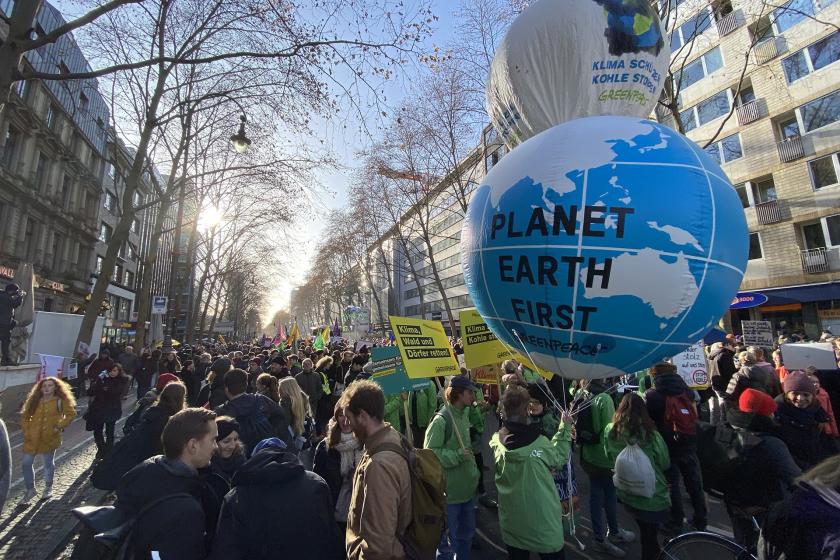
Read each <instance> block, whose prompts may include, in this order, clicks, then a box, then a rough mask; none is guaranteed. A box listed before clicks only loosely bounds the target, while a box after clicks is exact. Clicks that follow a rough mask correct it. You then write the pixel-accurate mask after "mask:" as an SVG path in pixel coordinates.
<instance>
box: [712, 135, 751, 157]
mask: <svg viewBox="0 0 840 560" xmlns="http://www.w3.org/2000/svg"><path fill="white" fill-rule="evenodd" d="M705 151H706V153H707V154H709V155H710V156H712V159H714V160H715V161H717V162H718V163H728V162H730V161H733V160H736V159H738V158H740V157H743V155H744V152H743V150H742V149H741V137H740V136H738V134H737V133H735V134H733V135H732V136H727V137H726V138H724V139H723V140H718V141H717V142H715V143H714V144H709V146H707V147H706V150H705Z"/></svg>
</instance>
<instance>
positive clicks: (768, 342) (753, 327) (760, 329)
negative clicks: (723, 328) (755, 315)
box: [741, 321, 774, 348]
mask: <svg viewBox="0 0 840 560" xmlns="http://www.w3.org/2000/svg"><path fill="white" fill-rule="evenodd" d="M741 332H742V333H743V334H744V344H746V345H747V346H761V347H762V348H772V347H773V343H774V336H773V325H772V323H770V321H741Z"/></svg>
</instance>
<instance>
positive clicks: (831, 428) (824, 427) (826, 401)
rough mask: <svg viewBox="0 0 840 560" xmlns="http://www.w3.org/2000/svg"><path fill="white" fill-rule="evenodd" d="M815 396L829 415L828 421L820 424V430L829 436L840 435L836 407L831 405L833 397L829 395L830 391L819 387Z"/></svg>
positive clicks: (835, 436)
mask: <svg viewBox="0 0 840 560" xmlns="http://www.w3.org/2000/svg"><path fill="white" fill-rule="evenodd" d="M814 397H815V398H816V399H817V401H818V402H819V403H820V406H821V407H822V409H823V411H825V414H826V416H828V422H824V423H822V424H820V430H821V431H822V433H824V434H825V435H827V436H828V437H831V438H837V437H840V431H838V429H837V419H836V418H835V417H834V408H833V407H832V406H831V397H829V396H828V393H826V391H825V389H823V388H822V387H820V388H819V390H818V391H817V394H816V395H814Z"/></svg>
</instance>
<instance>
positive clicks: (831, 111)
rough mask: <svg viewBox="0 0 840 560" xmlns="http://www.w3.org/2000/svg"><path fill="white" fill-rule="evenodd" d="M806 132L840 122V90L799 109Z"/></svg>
mask: <svg viewBox="0 0 840 560" xmlns="http://www.w3.org/2000/svg"><path fill="white" fill-rule="evenodd" d="M797 112H798V113H799V116H800V117H801V119H802V128H803V129H804V130H805V132H812V131H814V130H816V129H818V128H822V127H824V126H828V125H830V124H832V123H835V122H837V121H840V90H837V91H834V92H832V93H829V94H828V95H825V96H823V97H820V98H818V99H814V100H813V101H811V102H809V103H806V104H805V105H802V106H801V107H800V108H799V109H797Z"/></svg>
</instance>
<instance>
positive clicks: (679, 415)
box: [665, 393, 697, 441]
mask: <svg viewBox="0 0 840 560" xmlns="http://www.w3.org/2000/svg"><path fill="white" fill-rule="evenodd" d="M665 430H666V431H667V433H669V434H671V437H672V438H673V439H674V440H675V441H678V440H679V439H680V436H694V435H695V434H696V433H697V410H696V409H695V408H694V405H693V403H692V402H691V401H690V400H689V398H688V395H686V394H685V393H680V394H679V395H665Z"/></svg>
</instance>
